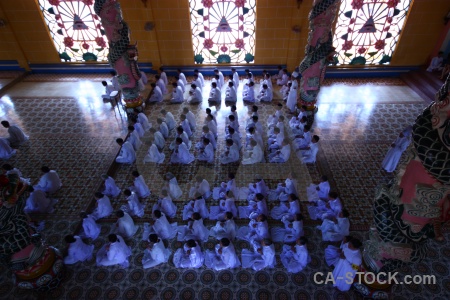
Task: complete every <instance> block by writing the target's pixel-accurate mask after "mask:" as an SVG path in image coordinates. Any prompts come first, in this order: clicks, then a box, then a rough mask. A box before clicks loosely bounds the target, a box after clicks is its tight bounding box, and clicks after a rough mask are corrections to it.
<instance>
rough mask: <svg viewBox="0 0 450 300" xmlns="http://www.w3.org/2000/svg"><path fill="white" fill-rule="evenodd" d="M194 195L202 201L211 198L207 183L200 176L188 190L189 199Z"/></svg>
mask: <svg viewBox="0 0 450 300" xmlns="http://www.w3.org/2000/svg"><path fill="white" fill-rule="evenodd" d="M196 194H198V195H200V196H202V197H203V198H204V199H208V198H209V197H210V196H211V187H210V185H209V182H208V181H207V180H206V179H204V178H203V177H200V176H197V178H195V184H194V186H193V187H191V189H190V190H189V197H190V198H194V197H195V195H196ZM216 200H217V199H216Z"/></svg>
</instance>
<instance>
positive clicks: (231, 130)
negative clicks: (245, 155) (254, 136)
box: [225, 127, 242, 150]
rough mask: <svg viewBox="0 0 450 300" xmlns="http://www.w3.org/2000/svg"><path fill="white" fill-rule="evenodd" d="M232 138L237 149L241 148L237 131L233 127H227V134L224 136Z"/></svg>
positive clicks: (226, 138)
mask: <svg viewBox="0 0 450 300" xmlns="http://www.w3.org/2000/svg"><path fill="white" fill-rule="evenodd" d="M228 139H230V140H232V141H233V144H236V146H237V147H238V149H239V150H241V148H242V143H241V136H240V135H239V131H235V130H234V128H233V127H228V134H227V135H226V136H225V140H228Z"/></svg>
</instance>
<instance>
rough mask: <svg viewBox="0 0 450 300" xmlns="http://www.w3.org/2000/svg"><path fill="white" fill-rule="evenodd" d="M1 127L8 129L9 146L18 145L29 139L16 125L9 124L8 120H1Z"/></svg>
mask: <svg viewBox="0 0 450 300" xmlns="http://www.w3.org/2000/svg"><path fill="white" fill-rule="evenodd" d="M1 124H2V125H3V127H5V128H6V129H8V134H9V137H8V138H7V139H8V141H9V144H10V145H11V147H15V148H16V147H19V146H21V145H22V144H23V143H25V142H26V141H28V140H29V137H28V136H27V135H26V134H25V133H24V132H23V131H22V129H21V128H20V127H19V126H17V125H10V124H9V122H8V121H2V122H1Z"/></svg>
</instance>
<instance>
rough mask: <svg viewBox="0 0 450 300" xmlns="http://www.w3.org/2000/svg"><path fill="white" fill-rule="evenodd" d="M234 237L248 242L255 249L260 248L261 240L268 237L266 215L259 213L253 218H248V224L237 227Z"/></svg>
mask: <svg viewBox="0 0 450 300" xmlns="http://www.w3.org/2000/svg"><path fill="white" fill-rule="evenodd" d="M236 237H237V238H238V239H241V240H245V241H247V242H249V243H250V245H252V247H253V249H254V250H255V251H256V250H257V249H259V248H261V241H262V240H263V239H269V238H270V233H269V225H268V224H267V217H266V216H265V215H259V216H258V217H257V218H256V219H255V220H250V223H249V224H248V226H243V227H241V228H239V229H238V232H237V234H236Z"/></svg>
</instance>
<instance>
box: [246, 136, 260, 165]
mask: <svg viewBox="0 0 450 300" xmlns="http://www.w3.org/2000/svg"><path fill="white" fill-rule="evenodd" d="M250 145H251V146H252V148H251V149H250V150H245V152H244V157H243V159H242V162H241V164H243V165H252V164H257V163H260V162H262V161H263V160H264V152H263V150H262V149H261V146H259V145H258V143H257V142H256V141H255V140H251V142H250Z"/></svg>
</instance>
